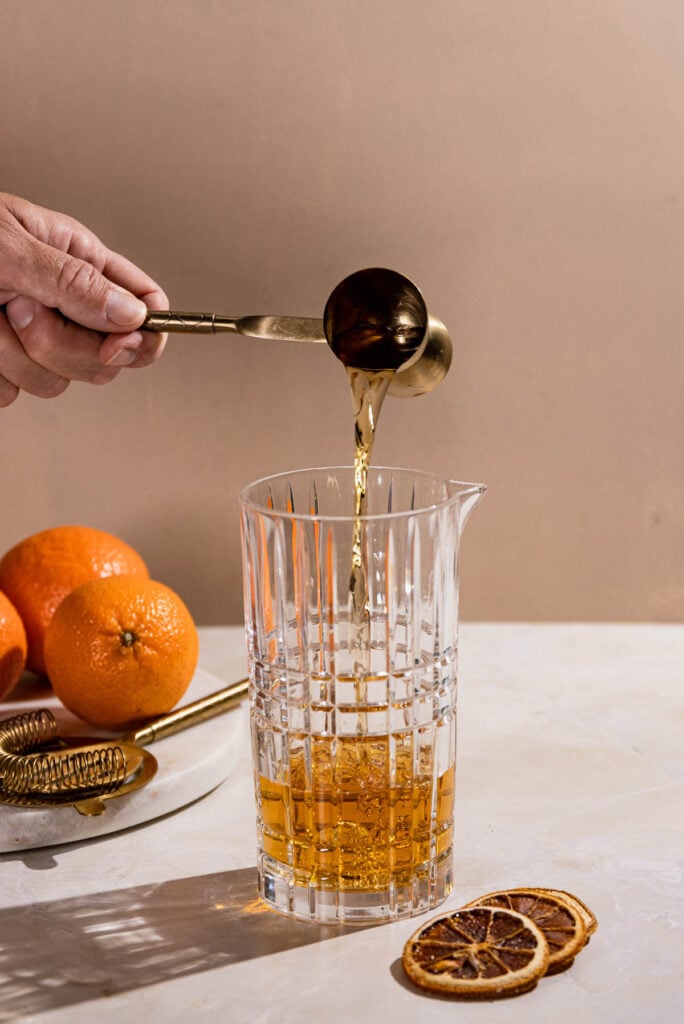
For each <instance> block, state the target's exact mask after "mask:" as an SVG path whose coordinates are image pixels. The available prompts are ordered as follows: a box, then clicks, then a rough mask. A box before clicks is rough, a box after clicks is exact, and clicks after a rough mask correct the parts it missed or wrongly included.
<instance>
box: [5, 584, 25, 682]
mask: <svg viewBox="0 0 684 1024" xmlns="http://www.w3.org/2000/svg"><path fill="white" fill-rule="evenodd" d="M25 664H26V633H25V631H24V625H23V623H22V621H21V619H20V617H19V613H18V612H17V610H16V608H15V607H14V605H13V604H12V602H11V601H10V600H9V598H7V597H5V595H4V594H3V593H1V592H0V700H2V698H3V697H6V696H7V694H8V693H9V692H10V691H11V690H13V689H14V687H15V686H16V684H17V683H18V682H19V678H20V676H21V673H22V672H23V671H24V666H25Z"/></svg>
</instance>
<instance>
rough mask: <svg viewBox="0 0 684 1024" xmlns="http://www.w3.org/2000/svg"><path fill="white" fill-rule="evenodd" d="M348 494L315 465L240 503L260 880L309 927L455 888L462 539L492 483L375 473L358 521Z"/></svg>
mask: <svg viewBox="0 0 684 1024" xmlns="http://www.w3.org/2000/svg"><path fill="white" fill-rule="evenodd" d="M353 488H354V479H353V469H352V468H351V467H345V468H321V469H310V470H300V471H296V472H293V473H286V474H279V475H277V476H274V477H270V478H268V479H264V480H261V481H257V482H256V483H254V484H252V485H250V486H249V487H247V488H246V489H245V490H244V491H243V493H242V495H241V515H242V543H243V569H244V599H245V623H246V635H247V647H248V658H249V666H250V675H251V700H250V706H251V729H252V749H253V757H254V777H255V791H256V800H257V817H258V888H259V893H260V895H261V897H262V899H263V900H264V901H265V902H266V903H267V904H269V905H270V906H271V907H273V908H275V909H277V910H280V911H282V912H284V913H286V914H290V915H292V916H294V917H296V918H300V919H304V920H307V921H312V922H379V921H383V920H391V919H395V918H399V917H406V916H410V915H414V914H419V913H423V912H424V911H426V910H428V909H430V908H431V907H434V906H436V905H437V904H438V903H440V902H441V901H442V900H443V899H444V898H445V897H446V896H447V895H448V894H449V892H450V891H451V887H452V847H453V830H454V786H455V743H456V654H457V634H458V553H459V540H460V536H461V531H462V529H463V526H464V524H465V521H466V518H467V516H468V514H469V513H470V511H471V510H472V508H473V507H474V506H475V504H476V503H477V501H478V500H479V498H480V497H481V495H482V494H483V493H484V490H485V488H484V487H483V486H482V485H480V484H468V483H459V482H455V481H450V480H441V479H439V478H437V477H434V476H432V475H430V474H427V473H421V472H415V471H412V470H405V469H386V468H380V467H378V468H370V469H369V472H368V486H367V501H366V509H365V512H364V515H363V516H362V517H361V519H360V522H359V517H358V516H355V515H353V514H352V513H351V510H350V496H351V495H352V494H353ZM359 529H360V539H361V545H362V552H363V559H362V564H363V566H364V571H365V576H366V578H365V581H364V582H365V587H364V592H365V604H364V607H363V608H362V609H361V610H359V608H358V607H354V606H353V603H350V567H351V566H352V555H353V549H354V548H355V547H357V546H358V543H359ZM360 618H362V619H363V620H364V621H363V622H360V621H359V620H360Z"/></svg>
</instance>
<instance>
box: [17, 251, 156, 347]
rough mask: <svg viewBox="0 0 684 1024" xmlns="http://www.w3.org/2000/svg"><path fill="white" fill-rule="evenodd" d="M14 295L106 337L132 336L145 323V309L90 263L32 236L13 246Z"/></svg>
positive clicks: (139, 301)
mask: <svg viewBox="0 0 684 1024" xmlns="http://www.w3.org/2000/svg"><path fill="white" fill-rule="evenodd" d="M14 247H15V249H16V250H18V251H17V252H16V254H15V257H14V258H15V269H14V278H13V284H14V290H15V292H17V293H18V294H19V295H30V296H31V297H32V298H34V299H37V301H38V302H39V303H41V305H43V306H50V307H53V308H55V309H59V310H60V311H61V312H62V313H63V314H64V316H66V317H68V318H69V319H70V320H73V321H74V322H75V323H79V324H82V325H83V326H84V327H89V328H91V329H92V330H96V331H101V332H103V333H105V334H108V333H109V332H110V331H116V330H120V331H123V330H134V329H135V328H136V327H139V326H140V324H141V323H142V322H143V320H144V319H145V316H146V313H147V307H146V305H145V303H144V302H143V301H142V300H141V299H139V298H136V296H134V295H131V294H130V293H129V292H127V291H124V289H123V288H119V287H117V286H116V285H114V284H112V283H111V282H110V281H108V280H107V279H106V278H105V277H104V276H103V275H102V274H101V273H100V271H99V270H97V268H96V267H94V266H93V264H92V263H88V262H86V261H85V260H81V259H78V258H77V257H75V256H71V255H70V254H69V253H66V252H60V251H59V250H58V249H53V248H52V247H51V246H49V245H44V244H43V243H42V242H38V241H36V240H35V239H32V238H30V236H28V235H27V236H25V237H21V238H19V239H17V240H15V241H14Z"/></svg>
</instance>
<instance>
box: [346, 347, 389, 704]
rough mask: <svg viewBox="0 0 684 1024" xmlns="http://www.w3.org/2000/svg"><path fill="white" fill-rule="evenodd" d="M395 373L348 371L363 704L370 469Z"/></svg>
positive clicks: (354, 612)
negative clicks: (351, 416)
mask: <svg viewBox="0 0 684 1024" xmlns="http://www.w3.org/2000/svg"><path fill="white" fill-rule="evenodd" d="M394 372H395V371H394V370H377V371H372V372H369V371H367V370H358V369H355V368H353V367H347V375H348V377H349V384H350V386H351V393H352V401H353V404H354V517H355V518H354V534H353V539H352V558H351V569H350V573H349V646H350V650H351V652H352V658H353V661H352V671H353V674H354V675H355V676H356V678H357V679H358V680H359V687H358V688H357V699H358V700H363V699H364V693H363V692H362V691H361V689H360V688H361V687H362V682H361V681H362V680H363V678H364V677H365V676H367V675H368V674H369V672H370V607H369V599H368V561H367V558H366V554H365V550H364V548H365V536H364V534H365V529H364V524H363V520H362V516H363V515H364V514H365V512H366V508H367V493H368V467H369V465H370V458H371V454H372V451H373V442H374V440H375V431H376V428H377V424H378V417H379V415H380V410H381V408H382V403H383V401H384V400H385V396H386V394H387V391H388V389H389V386H390V384H391V383H392V377H393V376H394Z"/></svg>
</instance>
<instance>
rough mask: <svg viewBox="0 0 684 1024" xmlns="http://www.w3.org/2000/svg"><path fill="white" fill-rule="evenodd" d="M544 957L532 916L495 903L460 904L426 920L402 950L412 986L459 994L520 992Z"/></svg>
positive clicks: (545, 963)
mask: <svg viewBox="0 0 684 1024" xmlns="http://www.w3.org/2000/svg"><path fill="white" fill-rule="evenodd" d="M548 962H549V947H548V943H547V941H546V939H545V937H544V934H543V932H542V931H541V930H540V929H539V928H538V927H537V925H536V924H535V923H534V921H531V920H530V918H528V917H526V916H525V915H523V914H520V913H518V911H517V910H512V909H510V908H508V907H496V906H488V907H481V906H473V907H463V908H462V909H461V910H454V911H452V912H451V913H448V914H445V915H443V916H442V917H438V918H435V919H433V920H432V921H428V923H427V924H424V925H421V927H420V928H419V929H418V930H417V931H416V932H414V933H413V935H412V936H411V937H410V939H409V940H408V941H407V943H406V945H405V946H404V950H403V953H402V966H403V968H404V971H405V973H406V975H407V976H408V977H409V978H410V979H411V981H413V982H414V983H415V984H416V985H418V986H419V987H420V988H424V989H427V990H428V991H430V992H438V993H441V994H442V995H449V996H455V997H457V998H460V999H498V998H501V997H503V996H516V995H521V994H522V993H523V992H528V991H529V990H530V989H531V988H534V986H535V985H536V984H537V981H538V980H539V978H541V977H542V975H543V974H544V973H545V971H546V968H547V966H548Z"/></svg>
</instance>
